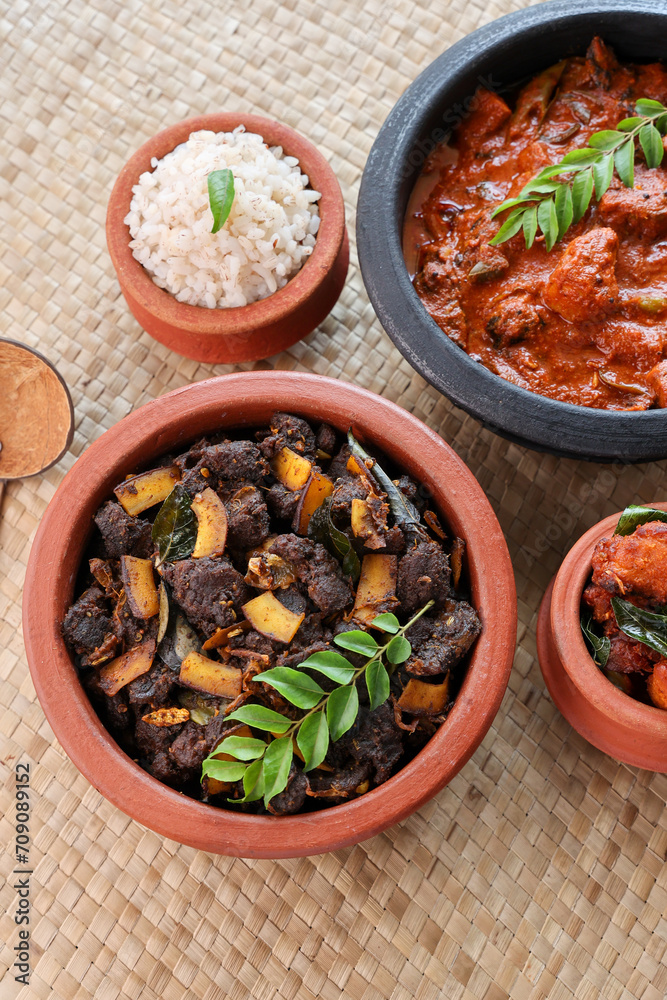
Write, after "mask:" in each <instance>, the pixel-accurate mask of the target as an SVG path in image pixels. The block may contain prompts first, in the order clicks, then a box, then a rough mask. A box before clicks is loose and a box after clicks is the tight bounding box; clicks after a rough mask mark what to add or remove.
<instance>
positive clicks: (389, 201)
mask: <svg viewBox="0 0 667 1000" xmlns="http://www.w3.org/2000/svg"><path fill="white" fill-rule="evenodd" d="M666 29H667V3H665V0H550V2H549V3H540V4H537V5H534V6H530V7H526V8H525V9H523V10H519V11H515V12H514V13H512V14H508V15H507V16H505V17H501V18H499V19H498V20H496V21H493V22H491V23H490V24H486V25H484V26H483V27H482V28H479V29H478V30H477V31H474V32H472V34H470V35H467V36H466V37H465V38H463V39H461V41H459V42H456V44H454V45H452V46H451V47H450V48H448V49H447V51H446V52H443V54H442V55H440V56H438V58H437V59H435V60H434V62H432V63H431V64H430V66H427V67H426V69H425V70H424V71H423V72H422V73H421V74H420V75H419V76H418V77H417V79H416V80H415V81H414V82H413V83H412V84H411V85H410V86H409V87H408V88H407V90H406V91H405V93H404V94H403V95H402V96H401V98H400V99H399V101H398V102H397V104H396V105H395V106H394V108H393V109H392V111H391V112H390V114H389V116H388V118H387V119H386V121H385V122H384V124H383V126H382V128H381V129H380V132H379V133H378V136H377V139H376V140H375V143H374V145H373V148H372V149H371V152H370V154H369V156H368V160H367V162H366V167H365V168H364V174H363V177H362V181H361V187H360V190H359V199H358V205H357V246H358V251H359V261H360V264H361V271H362V276H363V280H364V284H365V285H366V291H367V292H368V296H369V298H370V300H371V303H372V304H373V308H374V309H375V311H376V313H377V315H378V318H379V320H380V322H381V323H382V326H383V327H384V329H385V330H386V332H387V334H388V335H389V336H390V337H391V339H392V340H393V341H394V343H395V344H396V346H397V348H398V349H399V351H400V352H401V353H402V354H403V356H404V357H405V358H406V359H407V360H408V361H409V362H410V364H411V365H412V366H413V368H416V370H417V371H418V372H419V373H420V374H421V375H423V377H424V378H425V379H426V380H427V381H428V382H430V383H431V385H433V386H435V387H436V388H437V389H439V390H440V392H442V393H444V395H445V396H447V397H448V398H449V399H451V400H452V402H454V403H455V404H456V405H457V406H459V407H461V409H463V410H465V411H466V413H469V414H471V415H472V416H474V417H476V418H477V419H478V420H480V421H482V423H483V424H484V425H485V426H486V427H489V428H490V429H491V430H493V431H495V432H496V433H498V434H502V436H503V437H506V438H509V439H510V440H512V441H516V442H518V443H519V444H521V445H524V446H526V447H529V448H535V449H537V450H540V451H549V452H553V453H554V454H557V455H566V456H568V457H573V458H587V459H593V460H599V461H608V460H609V459H612V458H620V459H622V460H623V461H627V462H644V461H650V460H653V459H659V458H664V457H665V456H667V414H665V412H664V411H663V410H661V409H653V410H645V411H641V412H639V411H638V412H623V411H612V410H597V409H592V408H590V407H586V406H575V405H573V404H571V403H563V402H560V401H559V400H556V399H549V398H548V397H546V396H540V395H538V394H537V393H533V392H528V390H526V389H523V388H521V387H520V386H517V385H513V384H512V383H511V382H508V381H506V380H505V379H503V378H501V377H500V376H499V375H496V374H495V373H494V372H491V371H489V370H488V369H487V368H485V367H484V366H483V365H481V364H479V363H478V362H477V361H475V360H473V358H472V357H470V356H469V355H468V354H466V353H465V351H463V350H462V349H461V348H460V347H459V346H458V345H457V344H455V343H454V341H453V340H450V338H449V337H448V336H447V334H445V333H444V332H443V331H442V330H441V329H440V327H439V326H438V325H437V324H436V322H435V320H434V319H432V318H431V316H430V315H429V313H428V312H427V311H426V309H425V308H424V305H423V304H422V302H421V299H420V298H419V297H418V295H417V293H416V291H415V289H414V288H413V286H412V282H411V280H410V275H409V273H408V269H407V267H406V264H405V259H404V257H403V245H402V238H403V222H404V219H405V212H406V207H407V204H408V200H409V197H410V194H411V192H412V190H413V188H414V185H415V182H416V180H417V178H418V177H419V175H420V172H421V169H422V166H423V164H424V161H425V159H426V157H427V156H428V154H429V153H430V152H431V151H432V150H433V149H435V148H436V147H437V146H438V145H439V144H440V143H441V142H442V141H443V140H444V139H445V138H447V136H448V135H449V134H451V130H452V128H453V127H455V126H456V125H457V124H458V123H459V122H460V121H462V120H463V119H465V116H466V113H467V109H468V108H469V106H470V100H471V98H472V96H473V95H474V93H475V91H476V89H477V87H478V86H480V85H482V86H486V87H490V88H491V89H493V90H497V91H500V92H501V93H503V94H507V93H508V92H509V93H510V94H511V93H512V92H514V91H515V89H516V85H517V83H518V82H519V81H522V80H523V81H525V80H528V79H530V78H531V77H533V76H534V75H535V74H536V73H539V72H540V71H542V70H544V69H546V68H547V67H548V66H552V65H553V64H554V63H556V62H558V61H559V60H560V59H563V58H564V57H566V56H573V55H583V54H584V53H585V51H586V49H587V47H588V45H589V44H590V42H591V40H592V38H593V37H594V36H595V35H600V36H601V37H602V38H603V39H604V40H605V41H606V42H607V43H608V44H610V45H611V46H613V48H614V49H615V51H616V53H617V55H618V56H619V58H620V59H621V60H622V61H625V62H639V63H642V62H652V61H655V60H660V59H664V55H665V48H664V44H663V39H664V36H665V30H666Z"/></svg>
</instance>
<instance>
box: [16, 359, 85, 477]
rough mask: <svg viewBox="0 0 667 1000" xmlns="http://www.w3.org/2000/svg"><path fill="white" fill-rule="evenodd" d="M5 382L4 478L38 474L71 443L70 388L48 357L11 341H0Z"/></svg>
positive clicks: (72, 413)
mask: <svg viewBox="0 0 667 1000" xmlns="http://www.w3.org/2000/svg"><path fill="white" fill-rule="evenodd" d="M0 382H1V384H2V393H0V442H1V443H2V450H0V480H8V479H23V478H24V477H27V476H36V475H38V474H39V473H40V472H44V471H45V470H46V469H48V468H50V467H51V466H52V465H54V464H55V463H56V462H57V461H58V459H60V458H62V456H63V455H64V454H65V452H66V451H67V449H68V448H69V445H70V443H71V441H72V434H73V426H74V411H73V409H72V400H71V398H70V394H69V391H68V389H67V386H66V385H65V382H64V381H63V379H62V378H61V376H60V375H59V374H58V372H57V371H56V370H55V368H54V367H53V365H51V364H50V363H49V362H48V361H47V360H46V358H44V357H42V355H41V354H39V353H38V352H37V351H33V350H31V349H30V348H28V347H25V346H24V345H23V344H18V343H16V342H15V341H12V340H0Z"/></svg>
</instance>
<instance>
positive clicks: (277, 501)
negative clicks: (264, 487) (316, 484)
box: [266, 483, 301, 524]
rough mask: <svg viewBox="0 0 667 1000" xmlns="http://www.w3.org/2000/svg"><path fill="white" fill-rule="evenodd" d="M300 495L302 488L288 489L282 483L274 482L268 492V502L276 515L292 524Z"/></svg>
mask: <svg viewBox="0 0 667 1000" xmlns="http://www.w3.org/2000/svg"><path fill="white" fill-rule="evenodd" d="M300 497H301V490H288V489H287V487H286V486H283V484H282V483H274V484H273V486H272V487H271V489H270V490H269V491H268V493H267V494H266V502H267V504H268V506H269V509H270V510H271V513H272V514H273V515H274V516H275V517H278V518H280V520H281V521H289V522H290V524H291V522H292V520H293V518H294V514H295V511H296V508H297V506H298V503H299V499H300Z"/></svg>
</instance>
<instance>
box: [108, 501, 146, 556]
mask: <svg viewBox="0 0 667 1000" xmlns="http://www.w3.org/2000/svg"><path fill="white" fill-rule="evenodd" d="M95 524H96V525H97V527H98V528H99V529H100V532H101V534H102V538H103V539H104V548H105V551H106V554H107V556H108V558H109V559H120V557H121V556H139V557H140V558H141V559H147V558H148V557H149V556H150V554H151V552H152V551H153V542H152V540H151V526H150V523H149V522H148V521H144V520H143V518H140V517H130V515H129V514H126V513H125V511H124V510H123V508H122V507H121V505H120V504H119V503H114V501H113V500H109V501H108V503H105V504H104V505H103V506H102V507H101V508H100V509H99V510H98V512H97V514H96V515H95Z"/></svg>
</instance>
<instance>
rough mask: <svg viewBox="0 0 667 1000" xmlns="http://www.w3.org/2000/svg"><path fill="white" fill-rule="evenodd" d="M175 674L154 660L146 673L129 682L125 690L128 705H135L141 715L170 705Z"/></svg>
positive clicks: (164, 664)
mask: <svg viewBox="0 0 667 1000" xmlns="http://www.w3.org/2000/svg"><path fill="white" fill-rule="evenodd" d="M176 676H177V674H175V673H174V671H173V670H170V668H169V667H168V666H167V665H166V663H161V662H160V661H159V660H155V662H154V663H153V666H152V667H151V669H150V670H149V671H148V673H145V674H142V675H141V677H137V678H136V680H133V681H130V683H129V684H128V685H127V688H126V689H125V690H126V691H127V697H128V700H129V702H130V705H136V706H138V707H139V708H140V710H141V713H142V714H143V715H145V714H146V713H147V712H154V711H155V710H156V709H158V708H165V707H167V706H168V705H169V703H170V697H169V696H170V694H171V692H172V689H173V687H174V682H175V680H176Z"/></svg>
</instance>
